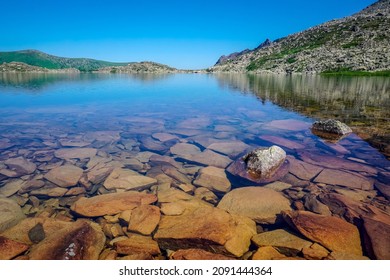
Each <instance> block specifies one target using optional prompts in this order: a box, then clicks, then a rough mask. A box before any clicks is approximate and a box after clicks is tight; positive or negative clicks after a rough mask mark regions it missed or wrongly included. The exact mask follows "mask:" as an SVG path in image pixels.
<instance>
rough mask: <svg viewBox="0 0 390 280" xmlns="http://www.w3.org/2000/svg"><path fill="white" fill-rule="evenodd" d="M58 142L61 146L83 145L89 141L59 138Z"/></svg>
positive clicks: (88, 143)
mask: <svg viewBox="0 0 390 280" xmlns="http://www.w3.org/2000/svg"><path fill="white" fill-rule="evenodd" d="M59 142H60V144H61V146H62V147H78V148H81V147H85V146H88V145H90V144H91V142H86V141H82V140H69V139H61V140H60V141H59Z"/></svg>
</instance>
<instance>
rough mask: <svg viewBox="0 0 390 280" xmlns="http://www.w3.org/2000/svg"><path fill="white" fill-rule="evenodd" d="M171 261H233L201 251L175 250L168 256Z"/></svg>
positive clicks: (229, 258)
mask: <svg viewBox="0 0 390 280" xmlns="http://www.w3.org/2000/svg"><path fill="white" fill-rule="evenodd" d="M170 259H171V260H234V258H231V257H227V256H224V255H221V254H214V253H211V252H208V251H205V250H202V249H186V250H183V249H181V250H177V251H176V252H174V253H173V254H172V255H171V256H170Z"/></svg>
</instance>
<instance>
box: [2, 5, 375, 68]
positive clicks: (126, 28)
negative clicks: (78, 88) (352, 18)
mask: <svg viewBox="0 0 390 280" xmlns="http://www.w3.org/2000/svg"><path fill="white" fill-rule="evenodd" d="M374 2H375V1H374V0H326V1H325V0H324V1H313V0H296V1H284V0H274V1H260V0H258V1H256V0H240V1H222V0H215V1H213V0H198V1H191V0H187V1H186V0H181V1H179V0H164V1H150V0H127V1H126V0H109V1H107V0H106V1H103V0H95V1H83V0H8V1H7V0H4V1H1V2H0V11H1V16H0V26H1V27H2V28H1V33H0V34H1V35H0V36H1V37H0V38H1V39H0V50H1V51H10V50H20V49H39V50H41V51H44V52H48V53H50V54H54V55H58V56H66V57H89V58H96V59H102V60H108V61H121V62H132V61H145V60H151V61H156V62H160V63H164V64H169V65H171V66H174V67H178V68H186V69H198V68H205V67H209V66H211V65H213V64H214V63H215V62H216V61H217V59H218V58H219V56H221V55H222V54H229V53H232V52H235V51H241V50H243V49H246V48H250V49H252V48H255V47H256V46H257V45H259V44H260V43H261V42H263V41H264V40H265V39H266V38H270V39H271V40H275V39H277V38H280V37H284V36H287V35H289V34H291V33H295V32H298V31H302V30H304V29H307V28H309V27H312V26H314V25H317V24H320V23H323V22H325V21H328V20H331V19H335V18H341V17H344V16H348V15H351V14H353V13H355V12H358V11H360V10H361V9H362V8H364V7H366V6H368V5H370V4H372V3H374Z"/></svg>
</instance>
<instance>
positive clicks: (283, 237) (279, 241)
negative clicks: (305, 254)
mask: <svg viewBox="0 0 390 280" xmlns="http://www.w3.org/2000/svg"><path fill="white" fill-rule="evenodd" d="M252 242H253V243H254V244H256V245H257V246H259V247H262V246H273V247H276V248H277V249H278V251H279V252H281V253H283V254H285V255H288V256H291V255H297V254H298V253H299V252H301V251H302V249H303V248H308V247H310V246H311V245H312V244H313V242H311V241H309V240H306V239H303V238H301V237H299V236H297V235H295V234H293V233H291V232H288V231H286V230H284V229H277V230H272V231H267V232H263V233H260V234H257V235H254V236H253V237H252Z"/></svg>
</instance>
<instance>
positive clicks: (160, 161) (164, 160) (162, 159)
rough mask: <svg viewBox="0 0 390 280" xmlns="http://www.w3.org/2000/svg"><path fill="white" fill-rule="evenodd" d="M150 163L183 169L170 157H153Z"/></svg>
mask: <svg viewBox="0 0 390 280" xmlns="http://www.w3.org/2000/svg"><path fill="white" fill-rule="evenodd" d="M149 161H150V162H152V163H156V164H165V163H169V164H170V165H172V166H174V167H176V168H181V164H180V163H179V162H177V161H175V160H174V159H173V158H172V157H169V156H160V155H152V156H151V157H150V159H149Z"/></svg>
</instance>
